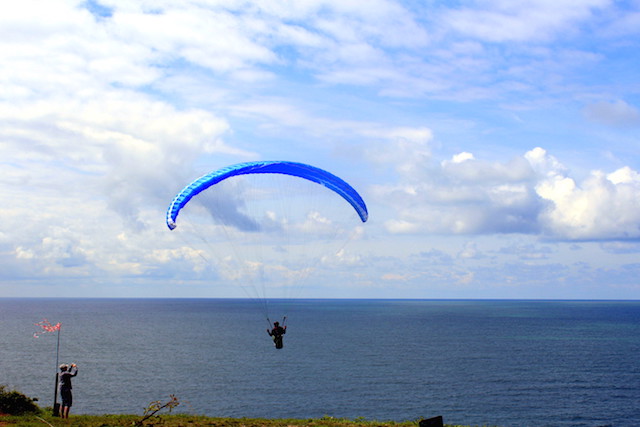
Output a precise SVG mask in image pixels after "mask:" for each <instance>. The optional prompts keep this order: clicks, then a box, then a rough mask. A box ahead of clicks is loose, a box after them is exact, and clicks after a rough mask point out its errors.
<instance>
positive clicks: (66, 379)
mask: <svg viewBox="0 0 640 427" xmlns="http://www.w3.org/2000/svg"><path fill="white" fill-rule="evenodd" d="M76 375H78V368H77V367H76V366H74V367H72V368H71V369H69V370H68V371H63V372H60V375H59V376H58V385H59V387H60V390H71V389H72V388H73V387H71V377H75V376H76Z"/></svg>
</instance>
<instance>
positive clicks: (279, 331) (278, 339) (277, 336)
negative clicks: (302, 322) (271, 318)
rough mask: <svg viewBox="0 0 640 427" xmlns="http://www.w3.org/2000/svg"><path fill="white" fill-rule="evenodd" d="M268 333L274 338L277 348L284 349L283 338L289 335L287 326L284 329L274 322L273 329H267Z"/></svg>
mask: <svg viewBox="0 0 640 427" xmlns="http://www.w3.org/2000/svg"><path fill="white" fill-rule="evenodd" d="M267 333H268V334H269V336H270V337H271V338H273V343H274V344H275V346H276V348H282V336H283V335H284V334H286V333H287V326H286V325H285V327H284V328H283V327H282V326H280V323H279V322H273V329H271V330H269V329H267Z"/></svg>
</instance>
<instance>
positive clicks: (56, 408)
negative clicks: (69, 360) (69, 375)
mask: <svg viewBox="0 0 640 427" xmlns="http://www.w3.org/2000/svg"><path fill="white" fill-rule="evenodd" d="M60 329H62V325H60V327H59V328H58V343H57V344H56V385H55V388H54V392H53V416H54V417H58V416H60V406H59V405H58V375H59V374H58V366H59V363H60Z"/></svg>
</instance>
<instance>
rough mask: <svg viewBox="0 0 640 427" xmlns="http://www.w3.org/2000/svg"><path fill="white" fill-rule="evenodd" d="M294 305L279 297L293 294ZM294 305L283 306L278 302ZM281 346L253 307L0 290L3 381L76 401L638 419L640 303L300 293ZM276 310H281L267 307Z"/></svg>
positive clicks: (136, 406)
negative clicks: (70, 366)
mask: <svg viewBox="0 0 640 427" xmlns="http://www.w3.org/2000/svg"><path fill="white" fill-rule="evenodd" d="M283 304H284V303H283ZM279 311H281V312H284V311H285V308H282V310H280V307H279V305H278V304H277V303H272V304H271V312H279ZM286 312H287V314H288V320H287V324H288V333H287V335H286V336H285V347H284V349H283V350H276V349H274V348H273V345H272V343H271V342H270V341H269V338H268V336H267V334H266V331H265V329H266V328H267V326H268V325H267V321H266V319H265V318H264V311H263V309H262V308H260V307H259V304H256V303H255V302H252V301H250V300H215V299H212V300H207V299H170V300H169V299H148V300H139V299H0V321H1V322H2V323H1V325H2V329H1V330H0V384H7V385H9V386H11V387H14V388H17V389H18V390H20V391H22V392H23V393H25V394H27V395H29V396H33V397H39V399H40V404H41V406H50V405H51V404H52V401H53V392H54V376H55V364H56V361H55V357H56V335H55V333H53V334H46V335H44V336H41V337H40V338H34V337H33V332H34V331H36V329H37V328H36V326H34V323H36V322H39V321H40V320H42V319H43V318H47V319H49V320H50V321H51V322H52V323H56V322H62V324H63V326H62V330H61V335H60V362H61V363H62V362H76V363H77V364H78V366H79V375H78V376H77V377H76V378H75V379H74V399H75V402H74V407H73V410H72V413H90V414H102V413H136V414H142V411H143V408H144V407H146V406H147V405H148V404H149V403H150V402H151V401H154V400H165V399H168V397H169V395H170V394H175V395H176V396H177V397H178V399H179V400H180V402H182V405H181V406H180V407H179V410H180V411H183V412H189V413H195V414H206V415H211V416H232V417H245V416H246V417H277V418H281V417H293V418H308V417H322V416H332V417H347V418H357V417H364V418H366V419H377V420H396V421H403V420H416V419H419V418H421V417H430V416H435V415H443V417H444V420H445V423H449V424H455V423H460V424H471V425H499V426H602V425H611V426H640V302H638V301H629V302H625V301H432V300H426V301H425V300H299V301H295V302H293V303H287V304H286ZM272 320H273V319H272Z"/></svg>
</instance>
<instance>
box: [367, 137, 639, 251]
mask: <svg viewBox="0 0 640 427" xmlns="http://www.w3.org/2000/svg"><path fill="white" fill-rule="evenodd" d="M423 168H424V170H425V171H426V170H428V171H429V173H425V174H422V175H421V180H420V181H416V180H415V179H413V177H414V176H415V175H413V174H411V177H409V176H406V177H403V179H401V180H400V181H399V182H398V183H397V184H394V185H378V186H376V187H374V188H373V189H372V193H373V194H374V196H375V197H376V199H377V200H380V201H382V200H385V201H387V203H388V204H390V205H391V206H393V207H395V209H396V211H397V215H396V217H395V218H393V219H390V220H388V221H387V223H386V227H387V230H388V231H389V232H391V233H417V232H428V233H444V234H447V233H454V234H477V233H479V234H482V233H533V234H540V235H542V236H546V237H550V238H555V239H568V240H589V239H595V240H616V239H623V240H624V239H636V238H638V237H640V202H639V201H638V200H640V174H638V172H636V171H634V170H632V169H631V168H629V167H624V168H620V169H618V170H616V171H614V172H611V173H609V174H606V173H604V172H602V171H593V172H592V173H591V174H590V175H589V176H588V177H587V178H585V179H584V180H583V181H582V182H577V181H576V180H575V179H574V178H571V177H570V176H569V175H568V172H567V170H566V168H565V167H564V166H563V165H562V164H561V163H560V162H559V161H558V160H557V159H556V158H554V157H553V156H551V155H549V154H548V153H547V152H546V151H545V150H544V149H542V148H535V149H533V150H531V151H529V152H527V153H526V154H525V155H524V156H522V157H518V158H515V159H513V160H511V161H510V162H507V163H499V162H494V163H490V162H485V161H481V160H476V159H475V158H474V156H473V155H472V154H471V153H460V154H456V155H454V156H453V157H452V159H451V160H448V161H442V162H441V163H440V165H439V167H436V166H434V165H433V163H432V162H431V163H429V162H426V163H423Z"/></svg>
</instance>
